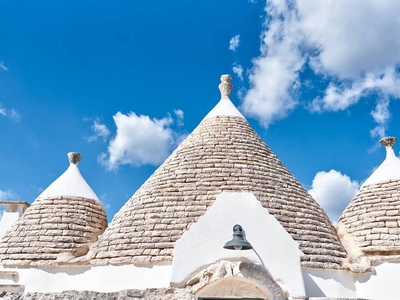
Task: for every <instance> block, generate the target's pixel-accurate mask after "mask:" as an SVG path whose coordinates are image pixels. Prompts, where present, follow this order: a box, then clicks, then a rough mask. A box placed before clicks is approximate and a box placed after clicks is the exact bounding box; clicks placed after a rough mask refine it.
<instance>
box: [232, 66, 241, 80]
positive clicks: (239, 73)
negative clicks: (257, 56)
mask: <svg viewBox="0 0 400 300" xmlns="http://www.w3.org/2000/svg"><path fill="white" fill-rule="evenodd" d="M232 71H233V73H235V74H236V75H237V77H239V78H240V80H242V81H243V68H242V66H241V65H238V64H234V65H233V67H232Z"/></svg>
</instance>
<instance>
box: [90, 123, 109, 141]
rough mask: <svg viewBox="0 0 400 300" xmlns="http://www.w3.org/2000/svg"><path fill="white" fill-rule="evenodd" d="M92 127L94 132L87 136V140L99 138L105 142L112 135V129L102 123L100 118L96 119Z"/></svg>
mask: <svg viewBox="0 0 400 300" xmlns="http://www.w3.org/2000/svg"><path fill="white" fill-rule="evenodd" d="M91 129H92V130H93V134H92V135H90V136H88V137H86V140H87V141H88V142H93V141H97V139H99V138H100V139H102V140H103V141H104V142H105V141H106V140H107V138H108V136H109V135H110V130H109V129H108V128H107V126H106V125H104V124H100V121H99V119H95V120H94V122H93V125H92V126H91Z"/></svg>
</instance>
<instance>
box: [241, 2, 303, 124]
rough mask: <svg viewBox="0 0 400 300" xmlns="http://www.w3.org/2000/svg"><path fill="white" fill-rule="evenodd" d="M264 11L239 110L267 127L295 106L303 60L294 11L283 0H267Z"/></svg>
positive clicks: (299, 32) (298, 26) (297, 23)
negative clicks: (256, 54)
mask: <svg viewBox="0 0 400 300" xmlns="http://www.w3.org/2000/svg"><path fill="white" fill-rule="evenodd" d="M266 12H267V15H268V17H267V20H266V22H265V27H266V28H268V29H267V30H266V31H265V32H263V33H262V41H261V55H260V56H259V57H257V58H255V59H254V60H253V64H254V65H253V68H252V69H251V71H250V74H249V80H250V86H251V88H250V90H249V91H248V92H247V93H246V95H245V97H244V99H243V103H242V110H243V112H244V113H245V114H247V115H249V116H250V117H253V118H255V119H258V120H259V122H260V123H261V124H262V125H263V126H264V127H266V128H267V127H268V126H269V124H270V123H272V122H273V121H275V120H277V119H281V118H284V117H286V115H287V114H288V112H290V111H291V110H292V109H294V108H295V106H296V105H297V99H296V97H295V96H294V94H296V90H297V89H298V87H299V85H298V80H299V74H298V73H299V71H300V69H301V68H302V66H303V64H304V63H305V61H306V59H305V57H304V54H303V53H302V51H301V49H300V45H301V44H302V42H303V37H302V32H301V28H300V24H299V21H298V17H297V13H296V11H295V10H293V9H290V7H289V6H288V3H287V2H285V1H267V6H266Z"/></svg>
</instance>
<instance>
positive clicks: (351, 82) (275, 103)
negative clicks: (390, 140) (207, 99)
mask: <svg viewBox="0 0 400 300" xmlns="http://www.w3.org/2000/svg"><path fill="white" fill-rule="evenodd" d="M398 11H400V2H399V1H397V0H387V1H365V0H354V1H347V0H327V1H319V0H302V1H296V0H286V1H285V0H271V1H267V4H266V13H267V16H266V21H265V30H264V32H262V34H261V47H260V50H261V51H260V52H261V53H260V55H259V56H258V57H257V58H255V59H254V60H253V68H252V69H251V71H250V74H249V81H250V89H249V90H248V91H247V93H246V94H245V96H244V99H243V104H242V107H243V111H244V113H245V114H247V115H249V116H250V117H254V118H256V119H258V120H259V121H260V123H261V124H262V125H264V126H265V127H268V125H269V124H270V123H272V122H274V121H275V120H278V119H281V118H284V117H286V116H287V114H288V113H290V111H291V110H293V109H294V108H295V107H296V105H297V104H298V102H299V100H300V99H299V97H298V94H297V93H296V91H297V90H296V88H299V87H301V84H302V82H301V81H300V80H299V78H300V74H301V72H302V70H303V69H304V68H306V67H307V65H306V64H308V66H309V67H310V68H311V70H312V71H314V73H315V74H316V75H317V76H322V77H323V78H324V79H325V80H327V81H329V82H330V84H329V85H328V87H327V88H326V90H325V91H324V92H322V93H321V95H320V96H319V97H317V98H316V99H314V100H313V101H312V102H311V104H310V105H308V107H309V108H311V110H312V111H314V112H315V111H319V112H324V111H339V110H346V109H348V108H349V107H350V106H351V105H354V104H356V103H358V102H359V101H360V100H361V99H363V98H364V97H366V96H369V95H371V93H374V95H375V93H376V94H377V95H378V97H377V100H376V104H375V107H374V108H372V109H371V115H372V117H373V120H374V122H375V123H376V127H375V128H374V129H373V130H371V135H372V136H382V135H384V133H385V129H386V127H387V123H388V120H389V117H390V112H389V103H390V100H391V99H393V98H400V96H399V95H400V91H399V89H400V85H399V82H400V75H399V69H398V67H399V65H400V35H399V32H400V19H399V18H398V16H397V15H398V13H397V12H398ZM307 101H308V100H307ZM304 104H305V103H304ZM305 106H306V105H305Z"/></svg>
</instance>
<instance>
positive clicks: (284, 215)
mask: <svg viewBox="0 0 400 300" xmlns="http://www.w3.org/2000/svg"><path fill="white" fill-rule="evenodd" d="M223 191H232V192H234V191H238V192H252V193H254V195H255V196H256V197H257V199H259V200H260V201H261V203H262V205H263V206H264V207H265V208H267V209H268V210H269V212H270V213H271V214H272V215H274V216H275V217H276V218H277V219H278V220H279V221H280V223H281V224H282V225H283V227H284V228H285V229H286V230H287V231H288V233H289V234H291V235H292V237H293V239H295V240H296V241H297V242H298V243H299V245H300V250H301V251H303V253H304V254H305V256H304V257H303V261H302V264H303V266H308V267H314V268H331V269H340V268H341V264H342V260H343V258H344V257H345V256H346V253H345V251H344V248H343V247H342V245H341V243H340V241H339V239H338V237H337V235H336V232H335V229H334V227H333V226H332V224H331V222H330V221H329V219H328V217H327V216H326V214H325V212H324V211H323V210H322V208H321V207H320V206H319V205H318V204H317V203H316V201H315V200H313V199H312V197H311V196H310V195H309V194H308V193H307V192H306V191H305V190H304V189H303V187H302V186H301V185H300V183H299V182H298V181H297V180H296V179H295V178H294V176H293V175H292V174H291V173H290V172H289V171H288V170H287V169H286V167H285V166H284V165H283V164H282V163H281V162H280V161H279V159H278V158H277V157H276V155H275V154H274V153H273V152H272V151H271V150H270V149H269V147H268V146H267V145H266V144H265V143H264V142H263V141H262V140H261V138H260V137H259V136H258V135H257V133H256V132H255V131H254V130H253V129H252V128H251V126H250V125H249V123H248V122H247V121H246V120H245V119H244V118H240V117H232V116H216V117H212V118H206V119H205V120H203V122H201V124H200V125H199V126H198V127H197V128H196V129H195V130H194V131H193V132H192V134H190V135H189V136H188V137H187V138H186V140H185V141H184V142H183V143H182V144H181V145H180V146H179V147H178V149H176V150H175V151H174V152H173V153H172V154H171V156H170V157H169V158H168V159H167V160H166V161H165V162H164V163H163V164H162V165H161V166H160V167H159V168H158V169H157V170H156V171H155V173H154V174H153V175H152V176H151V177H150V178H149V179H148V180H147V181H146V182H145V183H144V184H143V186H142V187H141V188H140V189H139V190H138V191H137V192H136V193H135V194H134V195H133V196H132V198H131V199H130V200H129V201H128V202H127V203H126V204H125V205H124V206H123V207H122V208H121V210H120V211H119V212H118V213H117V214H116V215H115V217H114V219H113V220H112V222H111V223H110V224H109V226H108V228H107V230H106V231H105V232H104V234H103V235H102V236H101V238H100V239H99V241H98V242H97V243H96V244H95V245H94V246H93V248H92V249H91V251H90V253H89V255H90V257H91V259H92V261H91V262H92V264H93V265H106V264H130V263H133V264H146V263H156V262H172V254H173V248H174V244H175V242H176V241H177V240H178V239H179V238H180V237H181V236H182V234H183V233H184V232H185V231H186V230H188V229H189V227H190V226H191V225H192V224H193V223H194V222H196V221H197V219H198V218H199V217H200V216H202V215H204V214H205V212H206V210H207V209H208V208H209V207H210V206H211V205H212V204H213V203H214V201H215V199H216V196H217V195H218V194H220V193H221V192H223Z"/></svg>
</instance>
